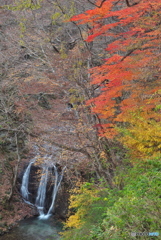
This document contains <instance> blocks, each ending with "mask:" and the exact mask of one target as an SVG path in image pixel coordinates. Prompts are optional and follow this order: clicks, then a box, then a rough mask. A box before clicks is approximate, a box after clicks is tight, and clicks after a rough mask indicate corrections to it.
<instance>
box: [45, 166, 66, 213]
mask: <svg viewBox="0 0 161 240" xmlns="http://www.w3.org/2000/svg"><path fill="white" fill-rule="evenodd" d="M53 167H54V173H55V184H54V188H53V194H52V203H51V206H50V208H49V210H48V213H47V214H48V215H49V214H51V212H52V210H53V207H54V203H55V199H56V195H57V192H58V189H59V186H60V184H61V181H62V179H63V174H64V170H65V169H66V167H64V168H63V170H62V174H61V175H60V176H58V172H57V168H56V166H55V165H53ZM58 177H59V179H58Z"/></svg>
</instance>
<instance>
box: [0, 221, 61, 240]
mask: <svg viewBox="0 0 161 240" xmlns="http://www.w3.org/2000/svg"><path fill="white" fill-rule="evenodd" d="M61 230H62V227H61V223H60V222H57V221H56V220H54V219H53V218H52V217H50V218H49V219H45V220H40V219H38V218H36V217H33V218H29V219H25V220H22V221H20V222H19V224H18V226H17V227H14V228H13V229H12V230H11V231H10V232H9V233H7V234H4V235H3V236H0V240H58V239H60V235H59V232H60V231H61Z"/></svg>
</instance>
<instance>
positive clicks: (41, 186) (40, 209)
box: [21, 157, 66, 219]
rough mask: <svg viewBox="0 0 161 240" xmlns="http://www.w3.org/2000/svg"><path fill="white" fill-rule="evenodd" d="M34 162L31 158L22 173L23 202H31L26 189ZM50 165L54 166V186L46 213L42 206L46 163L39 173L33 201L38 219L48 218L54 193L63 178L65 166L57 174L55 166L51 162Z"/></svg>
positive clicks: (46, 172) (47, 168)
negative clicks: (38, 181)
mask: <svg viewBox="0 0 161 240" xmlns="http://www.w3.org/2000/svg"><path fill="white" fill-rule="evenodd" d="M45 159H46V157H45ZM34 162H35V160H34V161H33V160H32V161H31V162H30V163H29V165H28V167H27V169H26V171H25V173H24V176H23V179H22V185H21V193H22V196H23V198H24V200H25V202H27V203H28V204H32V203H30V202H29V194H30V193H29V191H28V186H29V176H30V170H31V166H32V164H33V163H34ZM52 165H53V167H54V178H55V179H54V187H53V193H52V201H51V205H50V207H49V210H48V212H47V213H46V214H45V213H44V207H45V200H46V188H47V183H48V173H49V167H48V166H47V165H46V164H45V165H44V166H43V167H42V175H41V179H40V183H39V187H38V190H37V196H36V200H35V203H34V205H35V206H36V207H37V209H38V212H39V219H48V218H49V217H50V216H51V213H52V211H53V208H54V204H55V199H56V195H57V192H58V189H59V186H60V184H61V181H62V179H63V174H64V170H65V168H66V167H64V168H63V170H62V172H61V174H60V175H59V173H58V171H57V167H56V166H55V165H54V164H52ZM32 205H33V204H32Z"/></svg>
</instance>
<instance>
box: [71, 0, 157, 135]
mask: <svg viewBox="0 0 161 240" xmlns="http://www.w3.org/2000/svg"><path fill="white" fill-rule="evenodd" d="M95 5H97V7H95V8H94V9H92V10H89V11H86V12H85V13H83V14H80V15H78V16H74V17H73V18H72V21H77V23H78V24H88V25H90V28H91V30H90V32H89V37H88V38H87V39H86V40H87V41H88V42H90V41H94V40H95V39H96V38H97V37H98V36H106V38H107V39H109V42H108V45H107V48H106V49H105V50H106V52H107V58H106V59H104V64H102V65H101V66H96V67H94V68H92V69H91V70H90V71H91V83H92V84H94V85H98V86H99V87H100V94H99V96H97V97H95V98H93V99H90V101H88V104H91V105H92V110H93V112H95V113H97V114H99V116H100V117H101V118H102V119H105V120H106V122H105V124H103V125H102V126H103V129H104V130H103V131H102V132H101V135H103V136H106V137H107V138H113V137H114V136H115V135H116V134H117V133H118V131H117V130H116V128H115V127H116V126H118V124H119V125H120V123H122V122H123V123H126V122H127V114H128V113H129V111H130V112H133V113H134V112H135V111H137V110H138V109H140V110H141V112H142V113H141V115H142V118H144V119H145V121H147V122H148V120H149V119H153V122H154V123H155V122H158V121H160V117H159V114H158V112H156V111H154V109H155V107H156V106H158V105H159V101H160V93H159V92H160V72H161V68H160V56H161V51H160V39H161V21H160V16H161V1H160V0H153V1H150V0H135V1H133V0H120V1H116V0H108V1H100V0H98V1H96V3H95ZM136 120H137V119H136ZM128 122H130V118H129V119H128ZM143 122H144V121H143ZM132 124H133V122H132ZM154 125H155V124H154ZM144 134H145V132H144Z"/></svg>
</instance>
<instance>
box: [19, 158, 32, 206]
mask: <svg viewBox="0 0 161 240" xmlns="http://www.w3.org/2000/svg"><path fill="white" fill-rule="evenodd" d="M34 162H35V159H33V160H32V161H31V162H30V163H29V165H28V167H27V168H26V171H25V172H24V175H23V178H22V185H21V194H22V197H23V198H24V200H25V201H28V200H29V194H30V193H29V191H28V185H29V176H30V170H31V166H32V164H33V163H34ZM28 203H30V202H28Z"/></svg>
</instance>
